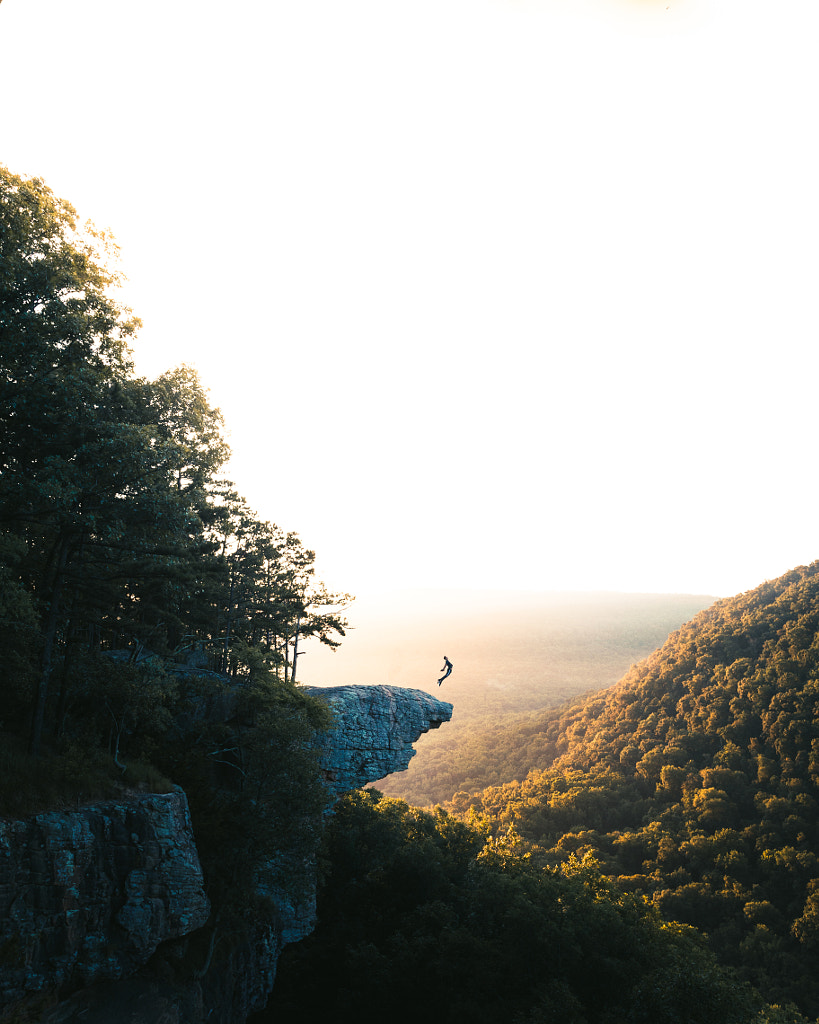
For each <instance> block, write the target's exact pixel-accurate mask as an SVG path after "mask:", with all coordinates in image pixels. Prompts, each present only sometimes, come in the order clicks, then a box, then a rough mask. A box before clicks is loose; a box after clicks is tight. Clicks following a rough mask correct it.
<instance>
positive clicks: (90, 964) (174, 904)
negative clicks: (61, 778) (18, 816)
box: [0, 790, 210, 1007]
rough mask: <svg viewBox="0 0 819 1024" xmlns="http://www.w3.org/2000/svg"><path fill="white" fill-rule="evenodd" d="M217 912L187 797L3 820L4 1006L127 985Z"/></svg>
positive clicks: (0, 953)
mask: <svg viewBox="0 0 819 1024" xmlns="http://www.w3.org/2000/svg"><path fill="white" fill-rule="evenodd" d="M209 913H210V905H209V902H208V899H207V896H206V895H205V891H204V888H203V880H202V870H201V867H200V865H199V856H198V854H197V851H196V846H195V844H194V841H193V829H192V827H191V821H190V814H189V812H188V802H187V800H186V798H185V794H184V793H183V792H182V791H181V790H176V791H175V792H171V793H163V794H155V793H152V794H134V795H133V796H131V797H129V798H127V799H125V800H123V801H122V802H117V803H113V802H106V803H99V804H93V805H90V806H87V807H84V808H81V809H80V810H77V811H71V812H59V813H58V812H49V813H46V814H38V815H37V816H36V817H34V818H30V819H28V820H25V821H8V820H0V1007H2V1006H3V1005H6V1004H8V1003H10V1002H13V1001H14V1000H15V999H19V998H21V997H22V996H24V995H26V994H29V993H31V992H36V991H38V990H42V989H46V988H55V987H58V986H60V985H62V984H65V983H69V984H78V983H84V984H89V983H92V982H95V981H97V980H99V979H110V978H121V977H124V976H125V975H127V974H130V973H132V972H133V971H134V970H136V969H137V968H138V967H140V966H141V965H142V964H144V963H145V962H146V961H147V960H148V959H149V958H150V956H151V954H152V953H153V952H154V950H155V949H156V948H157V946H158V945H159V944H160V943H161V942H163V941H165V940H166V939H172V938H175V937H177V936H180V935H185V934H187V933H188V932H191V931H193V930H194V929H196V928H199V927H201V926H202V925H203V924H204V923H205V922H206V921H207V919H208V915H209Z"/></svg>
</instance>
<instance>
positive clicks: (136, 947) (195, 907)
mask: <svg viewBox="0 0 819 1024" xmlns="http://www.w3.org/2000/svg"><path fill="white" fill-rule="evenodd" d="M306 689H308V691H309V692H310V693H311V694H312V695H313V696H316V697H319V698H322V699H324V700H326V701H328V703H329V704H330V706H331V707H332V709H333V711H334V715H335V724H334V727H333V728H332V729H330V730H329V731H328V732H326V733H323V734H321V736H320V737H319V738H318V740H317V746H318V750H319V757H320V762H321V766H322V769H323V771H324V775H325V779H326V782H327V787H328V796H329V798H330V801H331V802H333V801H335V800H336V799H337V798H338V797H339V796H340V795H341V794H342V793H345V792H347V791H348V790H351V789H356V788H358V787H360V786H363V785H366V784H367V783H368V782H374V781H376V780H377V779H381V778H383V777H384V776H385V775H389V774H390V773H391V772H396V771H403V770H404V769H405V768H407V766H408V765H409V762H410V758H412V757H413V755H414V753H415V751H414V750H413V747H412V744H413V743H414V742H415V741H416V740H417V739H418V738H419V737H420V736H421V735H423V734H424V733H425V732H428V731H429V730H430V729H436V728H438V726H440V725H441V723H442V722H448V721H449V720H450V718H451V717H452V705H451V704H447V703H445V702H443V701H439V700H436V699H435V698H434V697H432V696H430V694H428V693H426V692H424V691H423V690H411V689H406V688H404V687H398V686H337V687H331V688H327V689H323V688H319V687H308V688H306ZM209 713H210V712H209ZM317 832H318V825H317ZM306 888H307V890H308V891H306V892H303V893H301V895H300V896H298V897H294V896H292V895H291V896H285V895H284V894H282V893H276V894H274V893H270V894H269V895H271V896H272V897H273V902H274V903H275V905H276V911H275V914H274V915H273V917H272V918H271V919H270V920H269V921H267V922H257V923H256V925H255V926H254V928H252V929H251V930H250V931H249V933H248V935H247V939H246V941H245V942H244V943H241V944H238V945H234V947H233V948H232V949H231V951H230V952H229V954H227V959H225V954H224V953H222V959H221V960H220V962H219V963H218V964H217V962H216V958H214V963H213V966H212V968H210V969H206V970H203V971H202V972H200V973H198V974H197V975H196V978H195V979H192V978H191V976H190V973H189V972H188V975H187V978H186V980H185V981H184V982H183V981H182V980H181V978H180V977H179V976H178V975H177V973H176V971H175V970H174V968H173V962H174V960H175V958H178V957H180V956H184V955H185V946H186V943H185V940H184V939H183V937H184V936H186V935H189V934H190V933H191V932H194V931H196V930H197V929H199V928H201V927H202V925H204V924H205V922H206V921H207V919H208V916H209V912H210V907H209V904H208V900H207V897H206V895H205V893H204V890H203V885H202V872H201V868H200V865H199V858H198V855H197V852H196V847H195V844H194V837H193V829H192V826H191V820H190V815H189V812H188V804H187V800H186V798H185V795H184V793H183V792H182V791H181V790H176V791H175V792H173V793H168V794H162V795H159V794H151V795H147V794H135V795H133V796H132V797H129V798H128V799H127V800H123V801H122V802H111V803H100V804H94V805H92V806H89V807H85V808H83V809H81V810H78V811H76V812H70V813H68V812H67V813H56V812H55V813H48V814H40V815H37V816H36V817H34V818H30V819H27V820H25V821H7V820H0V1016H2V1010H3V1007H8V1006H9V1005H10V1004H14V1003H15V1002H16V1001H17V1000H19V999H23V998H26V1000H27V1004H28V1001H30V1000H31V998H33V997H34V998H36V997H37V993H38V992H46V991H51V992H56V991H58V990H59V989H61V988H62V990H63V993H66V992H70V991H71V990H72V989H76V990H77V991H74V993H73V995H71V996H69V998H67V999H63V1001H62V1002H60V1003H58V1004H57V1005H53V1006H51V1007H50V1009H48V1010H47V1011H44V1014H43V1015H42V1016H41V1017H40V1018H39V1019H41V1020H43V1021H44V1022H47V1024H109V1022H111V1021H117V1020H128V1021H132V1022H133V1024H203V1022H204V1021H206V1020H207V1021H208V1022H209V1024H242V1022H243V1021H245V1020H246V1018H247V1016H248V1015H249V1014H250V1013H251V1012H253V1011H254V1010H258V1009H261V1008H262V1007H263V1006H264V1004H265V1002H266V1001H267V998H268V996H269V995H270V992H271V990H272V988H273V982H274V979H275V976H276V963H277V960H278V957H279V954H280V952H281V948H282V946H283V945H285V944H286V943H288V942H295V941H297V940H298V939H301V938H304V936H305V935H307V934H309V932H310V931H311V930H312V928H313V926H314V922H315V885H314V884H313V885H310V884H308V885H307V886H306ZM172 939H176V940H178V941H176V942H168V941H167V940H172ZM158 947H160V948H158ZM27 1019H34V1018H33V1017H30V1016H29V1017H28V1018H27Z"/></svg>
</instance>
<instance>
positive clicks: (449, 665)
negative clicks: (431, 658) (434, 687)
mask: <svg viewBox="0 0 819 1024" xmlns="http://www.w3.org/2000/svg"><path fill="white" fill-rule="evenodd" d="M441 671H442V672H443V673H444V674H443V675H442V676H441V678H440V679H439V680H438V685H439V686H440V685H441V683H442V682H443V681H444V680H445V679H446V677H447V676H448V675H449V674H450V673H451V672H452V662H451V661H450V660H449V658H448V657H447V656H446V655H444V667H443V668H442V669H441Z"/></svg>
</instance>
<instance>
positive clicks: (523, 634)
mask: <svg viewBox="0 0 819 1024" xmlns="http://www.w3.org/2000/svg"><path fill="white" fill-rule="evenodd" d="M713 601H714V598H712V597H707V596H702V595H690V594H616V593H532V592H526V591H521V592H495V591H485V592H474V591H409V592H404V593H395V594H387V595H381V596H379V597H376V598H370V599H366V600H363V601H361V602H360V603H359V602H358V601H356V603H355V604H354V605H353V606H352V608H351V609H350V612H349V618H350V620H351V622H352V624H353V627H354V628H353V629H351V630H350V631H349V633H348V635H347V637H346V638H345V640H344V643H343V644H342V646H341V648H340V649H339V650H338V651H337V652H335V653H332V652H330V651H328V650H327V649H326V648H321V647H320V645H318V644H314V645H313V646H312V647H307V648H305V650H306V652H307V653H306V654H305V656H304V657H303V658H300V659H299V678H300V679H301V680H302V681H303V682H309V683H310V684H312V685H330V684H342V683H391V684H398V685H400V686H410V687H416V688H418V689H423V690H428V691H429V692H430V693H433V694H435V696H439V697H441V698H442V699H444V700H448V701H451V702H452V703H453V704H454V706H455V712H454V715H453V720H452V722H451V723H450V724H449V725H448V726H447V727H446V729H441V730H439V731H438V732H436V733H431V734H430V735H429V736H425V737H424V738H423V739H422V740H421V741H420V742H419V743H418V744H417V750H418V753H417V755H416V757H415V758H413V760H412V762H411V764H410V768H409V770H408V771H407V772H401V773H398V774H396V775H393V776H391V777H390V778H389V779H388V780H385V781H384V782H383V784H382V783H378V786H379V788H382V789H383V791H384V792H385V793H388V794H389V795H391V796H400V797H403V798H404V799H407V800H408V801H409V802H410V803H413V804H416V805H419V806H426V805H429V804H432V803H436V802H441V801H444V800H448V799H449V798H450V797H452V795H453V794H454V793H455V792H456V791H458V790H459V789H469V790H477V789H480V788H483V787H484V786H487V785H491V784H493V783H496V782H505V781H507V780H509V779H513V778H522V777H523V776H524V775H525V774H526V772H527V771H528V770H529V769H530V768H532V767H535V766H538V765H542V764H545V763H548V762H547V761H542V760H541V759H540V753H539V751H538V749H537V748H538V744H539V737H540V727H539V725H538V721H539V718H540V717H542V714H543V709H545V708H554V707H556V706H559V705H562V704H565V703H566V702H567V701H568V700H570V699H571V698H572V697H575V696H577V695H578V694H582V693H587V692H589V691H590V690H599V689H600V688H601V687H604V686H609V685H611V684H613V683H615V682H616V681H617V680H618V679H620V678H621V677H622V675H623V673H624V672H625V671H626V670H627V669H628V668H629V666H630V665H632V664H634V663H635V662H636V661H639V660H640V659H641V658H644V657H645V656H646V655H647V654H649V653H650V652H651V651H653V650H655V649H656V648H657V647H659V646H660V644H662V643H663V642H664V641H665V640H666V638H667V637H668V634H669V633H670V632H671V631H672V630H675V629H677V628H678V627H679V626H680V625H682V624H683V623H684V622H686V621H687V620H689V619H690V618H691V617H692V616H693V615H695V614H696V613H697V612H698V611H700V610H701V609H702V608H705V607H707V606H708V605H710V604H711V603H713ZM444 655H447V656H448V657H449V658H450V660H451V661H452V663H453V665H454V671H453V673H452V675H451V676H450V677H449V678H448V679H447V680H446V682H445V683H444V684H443V686H441V687H440V688H439V687H438V685H437V682H436V680H437V678H438V676H439V674H440V670H441V668H442V666H443V664H444V661H443V658H444ZM534 712H539V713H540V714H539V716H536V715H534V714H533V713H534ZM533 719H536V720H534V721H533ZM511 725H514V727H515V732H514V733H512V734H510V738H509V740H508V742H507V740H506V737H505V733H504V730H505V728H506V727H508V726H511ZM519 729H522V730H524V731H525V732H526V734H527V736H528V738H523V739H522V737H521V735H519V734H518V732H517V730H519ZM502 734H503V735H502ZM493 751H495V752H497V756H495V755H494V753H493Z"/></svg>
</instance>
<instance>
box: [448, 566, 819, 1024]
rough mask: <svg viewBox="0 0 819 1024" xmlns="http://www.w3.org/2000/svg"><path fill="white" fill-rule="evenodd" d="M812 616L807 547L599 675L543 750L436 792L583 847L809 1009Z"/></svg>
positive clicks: (817, 616)
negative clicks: (514, 773) (608, 675)
mask: <svg viewBox="0 0 819 1024" xmlns="http://www.w3.org/2000/svg"><path fill="white" fill-rule="evenodd" d="M818 626H819V563H814V564H813V565H811V566H807V567H801V568H798V569H795V570H793V571H792V572H790V573H787V574H786V575H785V576H783V577H782V578H781V579H778V580H775V581H772V582H768V583H765V584H763V585H762V586H761V587H758V588H756V589H755V590H753V591H750V592H748V593H746V594H741V595H739V596H738V597H736V598H733V599H731V600H725V601H720V602H718V603H717V604H715V605H714V606H713V607H712V608H710V609H708V610H707V611H704V612H702V613H701V614H700V615H698V616H697V617H696V618H695V619H694V620H693V621H692V622H691V623H689V624H687V625H686V626H684V627H683V628H682V629H680V630H679V631H677V632H676V633H675V634H673V635H672V636H671V637H670V638H669V639H668V641H667V642H666V644H664V645H663V647H662V648H660V650H659V651H657V652H656V653H655V654H653V655H652V656H650V657H649V658H648V659H646V660H645V661H643V662H641V663H640V664H638V665H636V666H634V667H633V668H632V669H631V670H630V672H629V673H627V675H626V676H625V677H624V679H623V680H622V681H621V683H620V684H619V685H618V686H616V687H615V688H613V689H612V690H610V691H605V692H601V693H598V694H594V695H592V696H590V697H587V698H585V699H582V700H579V701H577V702H575V703H574V704H573V705H572V706H570V707H568V708H564V709H562V710H560V711H555V712H553V713H552V714H551V716H549V718H548V719H546V720H545V721H544V724H543V736H544V742H545V743H548V744H550V745H551V749H552V751H553V754H552V762H551V764H548V763H547V764H545V765H543V767H541V768H539V769H537V770H533V771H531V772H529V773H528V775H527V776H526V777H525V778H523V779H522V780H520V781H511V782H506V783H504V784H503V785H500V786H494V787H490V788H488V789H485V790H483V791H482V792H480V793H477V794H475V793H473V794H469V793H466V792H462V793H458V794H456V796H455V797H454V798H453V800H452V801H451V802H450V804H449V805H448V806H449V808H450V810H451V811H456V812H458V813H460V814H466V813H468V812H470V811H471V812H472V813H479V814H483V815H486V816H487V817H488V819H489V820H490V821H491V822H492V823H493V825H494V826H495V827H496V828H498V827H502V828H509V827H512V828H514V829H515V830H517V831H518V832H519V833H520V835H521V836H522V837H523V838H524V839H525V840H526V841H527V842H528V844H529V848H530V851H531V855H532V859H533V861H534V862H535V863H540V864H545V865H551V866H556V865H559V864H562V863H566V862H568V861H569V860H570V859H571V858H572V857H578V856H579V857H582V856H583V855H585V854H591V855H593V856H594V857H595V858H597V860H598V862H599V864H600V866H601V870H602V871H603V872H604V874H605V875H606V877H608V878H609V879H610V880H611V881H612V882H613V883H614V884H616V885H617V886H618V887H619V888H620V889H621V890H622V891H624V892H632V893H640V894H642V895H644V896H645V897H646V898H647V899H649V900H650V901H651V902H652V903H653V905H654V906H656V907H657V909H658V910H659V911H660V912H661V913H662V915H663V917H664V918H666V919H669V920H677V921H681V922H684V923H687V924H690V925H693V926H696V927H697V928H699V929H701V930H703V931H704V932H706V933H707V934H708V936H709V944H710V947H711V948H712V949H713V950H714V951H716V952H717V953H718V954H719V957H720V959H721V961H722V962H723V963H725V964H728V965H731V966H733V967H734V968H736V969H737V970H738V971H739V972H740V974H741V975H742V976H743V977H744V978H745V979H747V980H748V981H750V982H752V983H753V984H754V985H755V986H756V987H758V988H759V989H760V991H761V992H762V993H763V994H764V995H765V997H766V998H768V999H770V1000H771V1001H772V1002H775V1003H777V1004H780V1005H785V1004H787V1003H790V1002H795V1003H796V1004H797V1005H798V1006H799V1007H800V1008H801V1009H802V1011H803V1012H807V1013H808V1014H810V1015H813V1016H815V1015H817V1013H819V986H818V985H817V981H816V977H815V972H814V970H813V962H814V958H815V949H816V941H817V934H819V930H818V929H819V925H817V922H818V921H819V909H817V908H819V897H817V892H819V857H817V843H818V842H819V755H817V751H819V700H818V699H817V698H819V641H818V640H817V633H818V631H817V627H818ZM771 1012H773V1011H771ZM783 1012H785V1011H783ZM770 1019H776V1018H775V1017H771V1018H770Z"/></svg>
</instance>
